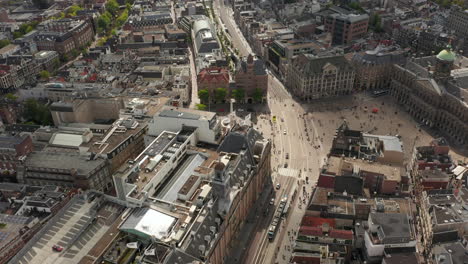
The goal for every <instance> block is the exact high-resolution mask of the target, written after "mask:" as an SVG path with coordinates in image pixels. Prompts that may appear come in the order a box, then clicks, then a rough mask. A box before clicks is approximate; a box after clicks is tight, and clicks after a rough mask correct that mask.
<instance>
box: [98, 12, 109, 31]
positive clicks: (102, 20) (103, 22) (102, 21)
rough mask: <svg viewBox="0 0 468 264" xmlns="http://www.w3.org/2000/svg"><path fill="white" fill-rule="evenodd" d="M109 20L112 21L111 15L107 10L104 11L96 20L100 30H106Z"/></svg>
mask: <svg viewBox="0 0 468 264" xmlns="http://www.w3.org/2000/svg"><path fill="white" fill-rule="evenodd" d="M111 21H112V15H111V14H110V13H109V12H107V11H106V12H104V14H102V15H101V16H100V17H99V18H98V21H97V24H98V28H99V29H101V31H106V30H107V29H108V28H109V27H110V25H111Z"/></svg>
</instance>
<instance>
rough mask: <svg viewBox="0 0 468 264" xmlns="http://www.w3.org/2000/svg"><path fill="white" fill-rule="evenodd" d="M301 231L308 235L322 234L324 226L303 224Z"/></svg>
mask: <svg viewBox="0 0 468 264" xmlns="http://www.w3.org/2000/svg"><path fill="white" fill-rule="evenodd" d="M299 233H300V234H303V235H307V236H322V234H323V232H322V227H314V226H301V227H300V228H299Z"/></svg>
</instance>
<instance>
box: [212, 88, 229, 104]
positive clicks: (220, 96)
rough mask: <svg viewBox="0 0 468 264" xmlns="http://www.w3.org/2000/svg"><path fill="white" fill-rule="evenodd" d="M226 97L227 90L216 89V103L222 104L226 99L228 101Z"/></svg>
mask: <svg viewBox="0 0 468 264" xmlns="http://www.w3.org/2000/svg"><path fill="white" fill-rule="evenodd" d="M226 95H227V90H226V88H216V90H215V98H216V101H218V102H222V101H223V100H224V99H226Z"/></svg>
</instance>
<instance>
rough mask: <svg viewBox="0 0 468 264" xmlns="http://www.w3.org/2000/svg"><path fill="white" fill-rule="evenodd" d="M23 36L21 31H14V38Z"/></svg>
mask: <svg viewBox="0 0 468 264" xmlns="http://www.w3.org/2000/svg"><path fill="white" fill-rule="evenodd" d="M22 36H23V33H21V32H19V31H14V32H13V38H14V39H17V38H21V37H22Z"/></svg>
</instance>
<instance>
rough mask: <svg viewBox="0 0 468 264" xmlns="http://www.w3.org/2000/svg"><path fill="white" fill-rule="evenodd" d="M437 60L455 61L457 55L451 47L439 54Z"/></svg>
mask: <svg viewBox="0 0 468 264" xmlns="http://www.w3.org/2000/svg"><path fill="white" fill-rule="evenodd" d="M437 58H438V59H439V60H443V61H454V60H455V53H454V52H453V51H452V49H451V47H450V46H447V48H446V49H444V50H442V51H441V52H439V54H437Z"/></svg>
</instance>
